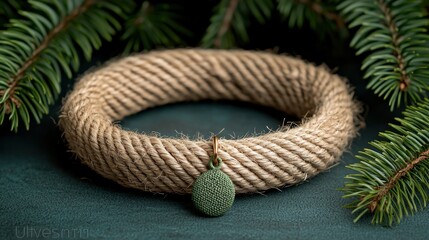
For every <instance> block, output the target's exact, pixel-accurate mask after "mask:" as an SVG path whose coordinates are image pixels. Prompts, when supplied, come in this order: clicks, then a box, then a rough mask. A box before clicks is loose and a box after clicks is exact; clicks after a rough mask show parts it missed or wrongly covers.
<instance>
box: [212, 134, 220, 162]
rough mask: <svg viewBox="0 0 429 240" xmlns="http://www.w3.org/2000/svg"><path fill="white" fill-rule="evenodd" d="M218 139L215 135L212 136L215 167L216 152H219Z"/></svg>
mask: <svg viewBox="0 0 429 240" xmlns="http://www.w3.org/2000/svg"><path fill="white" fill-rule="evenodd" d="M218 140H219V139H218V137H217V136H216V135H214V136H213V164H214V165H215V166H217V165H218V164H219V162H218V160H217V158H218V151H219V141H218Z"/></svg>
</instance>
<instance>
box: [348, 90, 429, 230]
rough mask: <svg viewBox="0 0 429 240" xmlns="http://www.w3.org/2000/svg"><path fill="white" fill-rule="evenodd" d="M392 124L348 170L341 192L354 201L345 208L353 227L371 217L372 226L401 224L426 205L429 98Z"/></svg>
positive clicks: (404, 113) (358, 156) (428, 180)
mask: <svg viewBox="0 0 429 240" xmlns="http://www.w3.org/2000/svg"><path fill="white" fill-rule="evenodd" d="M396 121H397V124H390V126H391V128H392V129H393V130H389V131H385V132H382V133H380V136H381V137H382V140H377V141H372V142H370V145H371V146H372V148H366V149H364V150H363V151H360V152H359V154H358V155H357V156H356V157H357V158H358V159H359V160H360V161H359V162H357V163H353V164H350V165H348V166H347V168H349V169H351V170H353V171H354V173H352V174H349V175H347V176H346V177H345V178H346V180H347V182H346V183H345V186H344V187H343V189H342V191H343V192H344V196H343V197H344V198H354V201H352V202H351V203H350V204H349V205H347V207H348V208H351V209H353V211H352V213H355V214H357V216H356V218H355V220H354V221H355V222H356V221H358V220H359V219H360V218H361V217H362V216H363V215H365V214H369V213H371V214H372V215H373V218H372V223H375V224H386V225H392V224H393V223H400V221H401V220H402V218H403V217H404V216H406V215H409V214H413V213H414V212H417V211H418V210H421V209H423V208H424V207H426V206H427V203H428V202H429V176H428V172H429V141H428V139H429V99H428V98H426V99H424V100H422V101H420V102H419V103H418V104H416V105H413V106H408V107H407V108H406V110H405V111H404V112H403V117H401V118H397V119H396Z"/></svg>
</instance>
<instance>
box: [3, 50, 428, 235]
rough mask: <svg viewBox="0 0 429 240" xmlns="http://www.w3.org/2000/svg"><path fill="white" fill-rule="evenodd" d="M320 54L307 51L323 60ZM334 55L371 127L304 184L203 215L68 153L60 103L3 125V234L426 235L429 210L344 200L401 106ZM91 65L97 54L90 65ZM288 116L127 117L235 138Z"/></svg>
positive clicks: (226, 105)
mask: <svg viewBox="0 0 429 240" xmlns="http://www.w3.org/2000/svg"><path fill="white" fill-rule="evenodd" d="M312 54H313V55H308V56H310V57H308V58H307V59H310V60H312V61H319V62H322V61H324V60H320V58H318V57H314V58H312V57H311V56H314V53H312ZM304 57H305V56H304ZM321 58H322V59H323V56H322V57H321ZM98 59H102V60H105V59H106V57H103V56H99V57H98ZM102 60H100V61H99V62H101V61H102ZM328 63H329V65H330V66H331V67H338V71H339V73H340V74H342V75H344V76H346V77H348V78H349V79H350V80H351V83H352V84H353V85H356V86H357V96H358V98H359V99H361V100H362V101H363V102H364V104H365V106H366V107H365V109H366V111H365V113H364V115H365V116H366V124H367V126H366V128H365V129H363V130H362V131H361V132H360V133H361V134H360V136H359V137H357V138H356V139H355V141H354V143H353V145H352V147H351V149H350V150H349V151H348V152H346V153H345V154H344V155H343V157H342V159H341V161H340V163H339V165H337V166H336V167H333V168H332V169H330V170H329V171H327V172H325V173H323V174H320V175H319V176H317V177H315V178H313V179H310V180H309V181H307V182H305V183H303V184H301V185H299V186H294V187H289V188H285V189H282V190H281V191H278V190H272V191H268V192H266V193H265V194H263V195H262V194H254V195H246V196H238V197H237V198H236V202H235V204H234V206H233V208H232V210H231V211H230V212H228V213H227V214H226V215H225V216H223V217H219V218H206V217H202V216H200V215H199V214H198V213H196V212H195V211H194V209H193V207H192V204H191V201H190V197H189V196H177V195H160V194H158V195H155V194H152V193H144V192H139V191H135V190H130V189H125V188H122V187H120V186H118V185H116V184H115V183H113V182H111V181H107V180H105V179H103V178H101V177H99V176H98V175H97V174H95V173H94V172H92V171H91V170H89V169H88V168H86V167H84V166H82V165H80V164H79V161H78V160H77V159H75V157H74V156H73V155H72V154H70V153H68V152H67V149H66V147H65V144H64V142H63V140H62V139H61V133H60V131H59V129H58V127H57V126H56V123H55V122H56V119H57V113H58V108H59V106H55V107H53V108H52V111H51V112H52V114H51V117H46V118H45V119H44V120H43V122H42V124H41V125H32V128H31V130H30V131H29V132H26V131H20V132H19V133H18V134H13V133H10V132H9V131H8V129H7V128H6V127H2V128H0V194H1V195H0V239H14V238H16V237H22V236H23V235H26V236H27V237H28V236H30V233H29V232H28V231H30V232H31V233H32V235H31V236H30V237H32V238H36V237H37V236H36V233H35V231H36V232H37V231H45V232H47V233H48V235H49V236H50V237H53V238H55V237H58V235H62V236H63V237H68V238H79V237H81V238H87V239H105V238H106V239H170V238H179V239H202V238H205V239H427V234H428V233H429V230H428V228H429V224H428V220H429V211H428V210H424V211H422V212H420V213H418V214H416V216H415V217H410V218H406V219H405V220H404V221H403V223H402V224H401V225H399V226H395V227H393V228H385V227H381V226H373V225H371V224H370V219H369V218H363V219H362V221H360V222H359V223H356V224H354V223H353V222H352V220H353V216H352V215H351V213H350V211H349V210H347V209H344V208H342V206H343V205H345V204H346V203H347V200H344V199H342V198H341V195H342V193H341V192H339V191H338V190H337V189H338V188H340V187H342V185H343V184H344V176H345V175H346V174H347V173H348V172H349V171H348V170H347V169H346V168H345V166H346V165H347V164H349V163H352V162H355V161H356V159H355V158H354V157H353V155H354V154H356V153H357V151H358V150H359V149H362V148H363V147H365V146H367V142H368V141H369V140H372V139H374V138H375V137H376V135H377V132H378V131H380V130H384V129H385V128H386V123H387V122H388V121H390V120H391V119H392V117H393V116H394V114H392V113H389V112H388V111H387V106H386V105H385V103H384V102H382V101H381V100H379V99H378V98H376V97H374V96H373V95H372V93H371V92H370V91H367V90H365V89H363V87H362V80H361V79H360V78H361V76H360V73H359V71H358V69H359V66H358V65H357V64H356V60H355V59H354V60H347V59H336V60H332V61H330V60H329V61H328ZM91 65H97V63H95V62H94V63H91V64H89V65H88V66H86V67H84V68H83V70H84V69H85V68H87V67H89V66H91ZM71 84H72V81H66V82H65V84H64V85H68V86H69V87H70V85H71ZM284 117H286V118H287V116H284V115H283V114H282V113H278V112H273V111H271V110H270V109H267V108H261V107H257V106H251V105H246V104H241V103H232V102H217V103H214V102H201V103H180V104H174V105H169V106H164V107H159V108H156V109H151V110H148V111H145V112H142V113H140V114H137V115H135V116H132V117H129V118H127V119H125V120H124V121H123V122H122V124H123V126H124V127H126V128H128V129H133V130H138V131H144V132H152V131H155V132H159V133H161V134H162V135H165V136H179V133H184V134H187V135H190V136H191V137H196V136H198V134H201V135H203V136H204V137H209V136H210V133H218V132H220V131H221V130H222V129H224V130H223V132H222V134H221V136H222V137H225V138H230V137H231V135H232V136H235V137H242V136H244V135H245V134H248V133H263V132H266V131H267V129H268V128H270V129H276V128H277V127H278V126H279V125H280V124H281V122H282V120H283V118H284ZM287 119H290V118H287ZM267 127H268V128H267ZM33 230H34V231H33ZM24 231H27V232H24ZM61 231H62V232H61ZM55 233H58V234H55ZM67 233H68V234H67ZM39 237H40V238H41V236H39Z"/></svg>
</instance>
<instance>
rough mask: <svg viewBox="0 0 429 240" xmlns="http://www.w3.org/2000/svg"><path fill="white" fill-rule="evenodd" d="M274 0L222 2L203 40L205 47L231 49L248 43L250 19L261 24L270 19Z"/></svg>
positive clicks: (223, 0) (216, 9)
mask: <svg viewBox="0 0 429 240" xmlns="http://www.w3.org/2000/svg"><path fill="white" fill-rule="evenodd" d="M272 7H273V3H272V0H221V2H220V3H219V5H218V6H216V8H215V14H214V15H213V17H212V18H211V19H210V22H211V23H210V26H209V27H208V28H207V31H206V34H205V35H204V37H203V40H202V46H203V47H215V48H231V47H233V46H235V45H236V44H237V42H238V41H240V42H247V41H248V40H249V36H248V34H247V28H248V26H249V22H250V21H249V19H250V18H251V17H253V18H255V19H256V20H257V21H258V22H259V23H260V24H263V23H265V21H266V20H267V19H268V18H270V16H271V12H272Z"/></svg>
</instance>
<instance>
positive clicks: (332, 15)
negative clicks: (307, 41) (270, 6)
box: [277, 0, 345, 30]
mask: <svg viewBox="0 0 429 240" xmlns="http://www.w3.org/2000/svg"><path fill="white" fill-rule="evenodd" d="M277 2H278V7H277V8H278V10H279V12H280V13H281V15H282V16H283V17H284V18H287V19H288V20H289V21H288V23H289V27H290V28H293V27H302V26H303V25H304V22H305V21H307V22H308V23H309V25H310V27H312V28H313V29H316V30H320V27H321V26H324V25H326V24H327V26H325V27H328V28H331V29H334V28H337V29H344V28H345V22H344V19H343V18H342V17H341V16H340V15H339V14H338V13H337V12H336V11H335V7H334V4H332V3H330V2H329V1H325V2H321V1H319V0H277ZM326 20H328V21H326ZM330 23H334V24H330Z"/></svg>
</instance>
